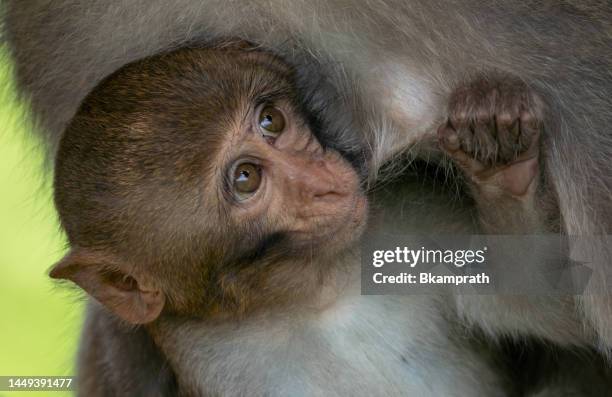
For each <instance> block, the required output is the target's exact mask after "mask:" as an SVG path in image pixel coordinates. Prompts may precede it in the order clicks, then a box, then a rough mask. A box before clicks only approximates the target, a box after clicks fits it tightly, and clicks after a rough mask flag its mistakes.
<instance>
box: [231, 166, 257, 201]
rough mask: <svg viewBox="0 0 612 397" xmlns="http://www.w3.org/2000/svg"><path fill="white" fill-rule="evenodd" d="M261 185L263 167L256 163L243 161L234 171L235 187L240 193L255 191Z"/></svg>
mask: <svg viewBox="0 0 612 397" xmlns="http://www.w3.org/2000/svg"><path fill="white" fill-rule="evenodd" d="M259 185H261V169H260V167H258V166H257V165H255V164H251V163H243V164H240V165H239V166H237V167H236V170H235V171H234V188H235V189H236V192H237V193H239V194H249V193H253V192H255V191H256V190H257V188H259Z"/></svg>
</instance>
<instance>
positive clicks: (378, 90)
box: [5, 0, 612, 353]
mask: <svg viewBox="0 0 612 397" xmlns="http://www.w3.org/2000/svg"><path fill="white" fill-rule="evenodd" d="M5 3H6V8H7V9H6V12H7V16H8V19H7V22H6V26H5V28H6V30H5V35H6V36H5V37H6V39H7V40H8V43H9V45H10V48H11V50H12V52H13V55H14V57H15V59H16V61H17V73H18V78H19V81H20V84H21V87H22V89H23V92H24V93H26V95H28V97H30V98H31V100H32V106H33V109H34V111H35V114H37V116H38V117H39V120H40V122H41V124H42V126H43V127H44V128H43V131H44V133H45V134H46V137H47V140H48V142H49V148H50V153H51V156H52V155H53V153H54V150H55V147H56V145H57V141H58V139H59V137H60V133H61V131H62V130H63V128H64V127H65V125H66V123H67V121H68V120H69V119H70V118H71V117H72V115H73V114H74V112H75V110H76V107H77V105H78V104H79V103H80V101H81V99H82V98H83V96H84V95H85V94H86V93H87V92H88V91H89V90H90V89H91V88H92V87H93V86H94V85H95V84H96V83H97V82H98V81H99V80H100V79H101V78H102V77H104V76H105V75H107V74H108V73H110V72H111V71H113V70H115V69H117V68H118V67H119V66H121V65H123V64H125V63H127V62H129V61H131V60H134V59H137V58H141V57H143V56H146V55H149V54H152V53H155V52H157V51H160V50H163V49H167V48H171V47H175V46H180V45H182V44H184V43H188V42H192V41H204V42H206V41H209V40H214V39H215V38H218V37H228V36H229V37H244V38H247V39H249V40H252V41H254V42H258V43H261V44H262V45H264V46H266V47H269V48H272V49H274V50H275V51H277V52H278V53H280V54H282V55H283V56H284V57H286V58H287V59H288V60H289V61H297V62H303V63H305V64H309V65H311V66H310V67H315V68H316V69H317V70H318V71H319V72H321V73H322V74H323V75H325V76H328V83H329V85H330V86H331V88H330V89H332V90H333V92H335V93H337V98H336V99H337V100H338V102H337V104H336V105H335V106H334V113H333V115H332V116H334V117H338V116H343V115H346V117H347V119H346V120H344V121H341V122H339V124H338V128H336V130H335V131H334V134H335V136H334V137H332V138H334V139H335V140H336V141H337V142H341V143H344V142H349V143H350V144H349V145H348V146H349V148H348V149H349V150H350V149H351V148H354V147H355V146H357V143H354V142H355V137H354V136H351V135H350V134H351V133H352V131H351V130H350V128H347V126H349V125H358V126H359V127H360V129H359V131H360V132H362V133H363V136H361V137H360V139H362V140H363V141H364V142H365V143H367V146H368V147H369V149H370V150H369V152H368V153H367V158H368V160H369V165H370V169H371V170H372V172H373V178H376V176H377V175H376V173H377V171H379V169H380V167H381V166H382V164H384V163H386V162H387V161H388V160H390V159H392V158H393V156H395V155H396V154H398V153H400V152H403V151H409V152H410V154H411V155H414V156H422V157H427V156H430V155H431V156H435V154H431V153H430V151H429V150H428V148H429V145H428V143H429V142H430V140H431V138H432V137H433V134H434V132H435V126H436V124H437V123H439V122H440V121H441V120H442V119H444V118H445V115H446V102H447V98H448V95H449V93H450V92H451V91H452V90H453V88H454V87H456V86H457V85H459V84H461V83H462V82H463V81H465V80H467V79H470V78H471V76H473V75H475V74H477V73H479V72H485V73H487V72H490V71H499V72H505V73H510V74H513V75H515V76H520V77H521V78H523V79H524V80H525V81H526V83H527V84H528V85H530V86H531V87H532V88H533V89H534V90H536V91H537V92H539V93H540V95H541V96H542V98H544V99H545V101H547V106H548V109H549V113H548V120H547V125H548V126H549V128H548V130H547V131H546V136H545V139H544V145H543V147H544V148H545V149H544V150H545V153H544V156H543V158H544V162H545V164H544V169H545V172H546V173H547V177H548V178H549V179H550V180H551V183H552V184H553V186H554V189H555V191H556V194H557V196H558V202H559V206H560V210H561V215H562V219H561V220H560V221H561V227H562V230H563V231H564V232H565V233H567V234H570V235H598V234H607V233H610V232H611V230H612V205H610V197H611V196H612V172H610V168H611V166H610V160H611V159H612V135H611V134H610V125H612V111H611V109H612V99H611V98H612V22H611V21H612V7H610V5H609V4H608V3H607V2H599V1H587V2H584V1H576V2H572V1H563V2H559V1H552V0H551V1H525V2H508V1H488V2H483V1H477V0H466V1H451V0H445V1H442V0H427V1H425V0H423V1H420V0H409V1H399V0H398V1H392V0H374V1H359V2H355V1H348V0H344V1H342V0H329V1H307V0H292V1H291V2H287V1H283V0H266V1H264V0H257V1H244V2H227V1H214V0H211V1H193V0H177V1H173V2H168V1H167V0H132V1H122V2H86V1H82V0H47V1H44V0H39V1H20V0H9V1H6V2H5ZM313 65H314V66H313ZM315 100H316V98H315ZM349 115H350V116H349ZM324 116H325V115H324ZM329 117H331V116H329ZM341 118H342V117H341ZM417 149H418V150H417ZM586 253H588V256H590V257H592V256H593V255H595V260H594V261H593V262H592V263H591V266H593V267H594V269H595V272H596V275H595V277H593V284H592V285H591V286H590V290H589V294H587V295H585V296H583V297H577V298H576V299H575V302H571V301H569V302H565V301H560V300H557V301H555V300H554V299H553V300H549V301H546V302H544V304H543V305H542V306H540V307H539V308H537V309H535V310H533V311H532V313H529V314H528V315H526V316H524V317H512V316H505V317H504V318H500V316H499V314H498V313H499V312H500V311H505V310H508V309H509V308H511V307H512V304H510V307H508V306H507V305H506V304H507V303H508V302H504V301H501V302H495V301H493V302H491V301H490V302H483V301H481V302H465V301H464V302H460V303H459V305H458V307H459V309H460V311H461V312H462V314H463V315H464V316H465V317H466V319H467V321H468V322H470V323H475V324H477V325H480V326H482V327H484V328H485V329H486V330H490V331H491V333H492V334H494V335H499V334H513V335H520V334H523V333H533V334H536V335H537V336H538V337H541V338H547V339H552V340H555V341H557V342H561V343H564V344H596V345H597V346H598V347H599V348H600V349H601V351H603V352H606V353H607V352H609V351H610V349H611V348H612V297H611V296H610V294H609V292H608V286H607V277H606V276H607V274H609V273H610V258H612V247H608V246H605V245H603V244H598V243H592V244H589V245H588V246H580V247H574V249H573V257H574V258H576V259H581V258H582V257H585V256H587V255H586ZM575 306H577V307H578V308H579V310H580V314H579V316H580V321H579V323H578V324H579V325H577V324H576V321H575V320H574V310H575ZM551 307H552V309H551ZM541 314H546V315H548V316H550V317H549V319H550V321H549V322H543V321H541V317H540V315H541ZM583 330H584V331H585V332H582V331H583ZM592 333H594V334H595V335H596V337H595V339H596V340H595V341H594V340H593V338H592V337H591V334H592Z"/></svg>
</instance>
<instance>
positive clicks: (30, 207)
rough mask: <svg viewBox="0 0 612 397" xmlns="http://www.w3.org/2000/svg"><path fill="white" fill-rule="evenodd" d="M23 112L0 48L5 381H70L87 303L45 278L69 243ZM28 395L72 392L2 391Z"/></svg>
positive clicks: (1, 359)
mask: <svg viewBox="0 0 612 397" xmlns="http://www.w3.org/2000/svg"><path fill="white" fill-rule="evenodd" d="M25 110H26V106H25V104H24V103H21V102H19V101H18V100H17V99H16V93H15V86H14V83H13V78H12V69H11V63H10V59H9V58H8V56H7V52H6V51H5V50H4V49H3V48H1V47H0V193H1V194H0V313H1V317H0V375H58V376H63V375H73V374H74V369H73V368H74V365H73V360H74V354H75V351H76V345H77V342H78V335H79V327H80V325H81V312H82V303H81V302H80V297H79V295H76V294H75V292H73V291H71V290H67V289H66V288H65V287H59V286H57V285H54V283H53V282H51V280H50V279H49V278H48V277H47V275H46V273H47V270H48V269H49V267H50V266H51V265H52V264H53V263H54V262H55V261H57V260H58V259H59V258H60V257H61V256H62V254H63V253H64V250H65V242H64V238H63V236H62V234H61V233H60V230H59V227H58V223H57V218H56V216H55V213H54V209H53V204H52V200H51V198H52V194H51V188H50V180H51V175H50V173H48V172H45V171H44V167H43V155H42V150H41V147H40V145H39V144H38V142H37V141H36V139H34V136H33V133H32V126H31V125H30V124H29V123H28V120H27V117H26V116H25V114H26V112H25ZM29 395H32V396H41V395H52V396H57V397H60V396H68V395H70V393H64V392H52V393H50V392H3V391H0V396H2V397H5V396H29Z"/></svg>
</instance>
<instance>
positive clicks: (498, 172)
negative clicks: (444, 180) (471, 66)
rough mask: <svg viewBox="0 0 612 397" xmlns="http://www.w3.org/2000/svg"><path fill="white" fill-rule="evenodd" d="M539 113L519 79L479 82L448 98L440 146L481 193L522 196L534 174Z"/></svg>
mask: <svg viewBox="0 0 612 397" xmlns="http://www.w3.org/2000/svg"><path fill="white" fill-rule="evenodd" d="M543 109H544V106H543V102H542V101H541V100H540V98H539V97H538V96H537V95H535V93H533V92H532V91H531V90H530V89H529V88H528V87H527V86H526V85H525V84H524V83H523V82H522V81H518V80H509V79H507V78H504V79H498V80H493V79H485V78H481V79H478V80H476V81H474V82H472V83H471V84H468V85H466V86H464V87H460V88H459V89H457V90H455V92H454V93H453V94H452V95H451V99H450V102H449V116H448V120H447V121H446V123H444V124H443V125H441V126H440V128H439V129H438V139H439V142H440V146H441V147H442V149H443V150H444V151H445V152H446V153H447V154H448V155H449V156H450V157H451V158H452V159H453V161H454V162H455V164H457V166H458V167H459V168H460V169H461V170H462V171H463V172H464V173H465V174H466V176H467V177H468V178H469V179H470V180H471V181H472V182H473V183H474V185H475V186H476V187H477V188H479V190H480V191H485V192H500V191H501V192H506V193H509V194H511V195H512V196H515V197H522V196H524V195H525V194H527V192H528V191H531V190H533V189H530V187H531V186H535V181H536V180H537V178H536V176H537V175H538V172H539V171H538V170H539V167H538V162H539V139H540V135H541V131H542V126H543V113H544V112H543Z"/></svg>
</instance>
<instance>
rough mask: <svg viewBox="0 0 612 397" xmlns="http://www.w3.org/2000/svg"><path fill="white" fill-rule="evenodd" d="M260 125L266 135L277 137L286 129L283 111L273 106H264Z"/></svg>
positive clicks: (260, 115) (260, 116)
mask: <svg viewBox="0 0 612 397" xmlns="http://www.w3.org/2000/svg"><path fill="white" fill-rule="evenodd" d="M259 127H260V128H261V131H262V133H263V135H264V136H265V137H271V138H276V137H277V136H278V135H279V134H280V133H281V132H282V131H283V130H284V129H285V116H284V115H283V112H281V111H280V110H278V109H277V108H275V107H273V106H266V107H264V108H263V109H262V110H261V112H260V113H259Z"/></svg>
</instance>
